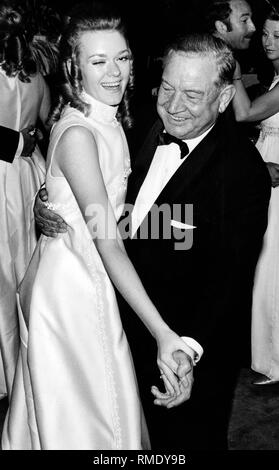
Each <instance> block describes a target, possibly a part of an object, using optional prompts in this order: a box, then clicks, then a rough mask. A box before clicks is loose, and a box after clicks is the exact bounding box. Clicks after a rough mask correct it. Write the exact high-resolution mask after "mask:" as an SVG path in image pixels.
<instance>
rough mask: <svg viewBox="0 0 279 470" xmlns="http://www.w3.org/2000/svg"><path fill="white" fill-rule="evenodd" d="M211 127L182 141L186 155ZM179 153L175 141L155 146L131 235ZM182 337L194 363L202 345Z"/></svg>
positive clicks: (178, 161) (170, 173)
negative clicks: (184, 143)
mask: <svg viewBox="0 0 279 470" xmlns="http://www.w3.org/2000/svg"><path fill="white" fill-rule="evenodd" d="M212 127H213V126H211V127H210V128H209V129H207V130H206V131H205V132H204V133H203V134H201V135H199V136H198V137H195V138H194V139H189V140H184V141H183V142H186V144H187V145H188V148H189V153H188V155H190V153H191V152H192V151H193V150H194V148H195V147H196V146H197V145H198V144H199V143H200V142H201V141H202V140H203V139H204V137H205V136H206V135H207V134H208V133H209V132H210V130H211V129H212ZM180 155H181V154H180V147H179V145H177V144H175V143H171V144H169V145H160V146H158V147H157V149H156V151H155V154H154V157H153V160H152V162H151V165H150V167H149V170H148V173H147V175H146V177H145V180H144V182H143V184H142V186H141V188H140V190H139V193H138V196H137V199H136V202H135V205H134V208H133V211H132V231H131V236H132V237H133V236H134V235H135V233H136V232H137V230H138V228H139V227H140V225H141V223H142V222H143V220H144V218H145V217H146V215H147V214H148V212H149V210H150V209H151V207H152V205H153V204H154V202H155V201H156V199H157V198H158V196H159V194H160V193H161V192H162V190H163V189H164V187H165V186H166V184H167V183H168V181H169V180H170V179H171V177H172V176H173V175H174V173H175V172H176V171H177V170H178V168H179V167H180V165H182V163H184V161H185V159H186V158H187V157H188V155H186V156H185V157H184V158H181V156H180ZM182 339H183V340H184V342H185V344H186V350H187V352H188V354H189V356H190V357H191V358H192V361H193V363H194V364H196V363H197V362H198V361H199V360H200V358H201V356H202V354H203V348H202V346H201V345H200V344H199V343H198V342H197V341H196V340H194V339H193V338H189V337H186V336H183V337H182Z"/></svg>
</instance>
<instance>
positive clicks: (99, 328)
mask: <svg viewBox="0 0 279 470" xmlns="http://www.w3.org/2000/svg"><path fill="white" fill-rule="evenodd" d="M61 48H62V58H61V61H62V72H63V73H62V80H63V83H62V88H61V94H60V96H59V104H58V105H57V107H56V109H55V110H54V113H53V119H54V120H56V121H57V120H58V121H57V122H56V124H55V125H54V127H53V129H52V133H51V139H50V146H49V151H48V157H47V175H46V188H47V191H48V196H49V201H50V202H49V207H51V208H53V209H55V210H56V211H57V212H58V213H59V214H60V215H61V216H62V217H63V219H64V220H65V222H66V223H67V224H68V231H67V232H65V233H64V234H60V235H59V236H58V237H56V238H47V237H45V236H42V237H41V239H40V241H39V243H38V246H37V249H36V251H35V253H34V256H33V258H32V261H31V263H30V265H29V268H28V271H27V273H26V276H25V278H24V280H23V282H22V285H21V288H20V295H19V304H20V311H21V315H20V326H21V356H20V358H19V362H18V368H17V374H16V378H15V385H14V389H13V397H12V402H11V406H10V410H9V413H8V416H7V419H6V423H5V429H4V433H3V439H2V445H3V448H4V449H140V448H142V447H143V448H148V447H149V441H148V434H147V431H146V429H145V424H144V418H143V415H142V410H141V405H140V401H139V397H138V391H137V385H136V379H135V373H134V369H133V364H132V359H131V355H130V351H129V347H128V344H127V340H126V337H125V334H124V332H123V329H122V325H121V321H120V317H119V312H118V307H117V303H116V298H115V292H114V289H113V286H112V282H113V283H114V285H115V286H116V287H117V288H118V289H119V291H120V292H121V294H122V295H123V296H124V297H125V298H126V300H127V301H128V302H129V303H130V305H131V306H132V307H133V309H134V310H135V312H136V313H137V314H138V315H139V317H140V318H141V319H142V321H143V322H144V323H145V325H146V326H147V328H148V329H149V330H150V332H151V334H152V335H153V336H154V338H155V339H156V341H157V344H158V364H159V367H160V370H161V371H163V372H164V374H166V375H167V377H168V380H169V384H172V385H169V387H170V388H169V390H170V393H171V390H173V392H172V393H173V395H174V396H175V395H176V393H178V394H179V391H180V388H179V384H178V382H177V381H176V379H175V376H174V374H173V371H176V368H177V364H176V362H175V361H174V360H173V358H172V353H173V352H174V351H176V350H178V349H182V350H183V349H185V344H184V342H183V341H182V340H181V339H180V338H179V337H178V336H177V335H176V334H175V333H174V332H173V331H171V330H170V329H169V328H168V326H167V325H166V324H165V323H164V321H163V320H162V318H161V317H160V315H159V313H158V312H157V310H156V309H155V307H154V305H153V304H152V303H151V301H150V300H149V298H148V296H147V294H146V292H145V290H144V288H143V286H142V284H141V282H140V280H139V278H138V276H137V274H136V272H135V270H134V268H133V266H132V264H131V262H130V261H129V259H128V257H127V255H126V253H125V250H124V248H123V244H122V241H121V239H120V237H119V235H118V233H117V219H118V218H119V217H120V215H121V212H122V209H123V203H124V198H125V191H126V184H127V177H128V175H129V172H130V161H129V152H128V148H127V143H126V139H125V136H124V133H123V129H122V126H121V122H123V124H129V121H130V118H129V113H128V100H127V90H126V88H127V87H128V88H129V86H130V84H131V81H132V59H131V52H130V49H129V46H128V43H127V40H126V37H125V31H124V28H123V25H122V22H121V20H120V18H119V17H117V16H116V15H114V14H112V13H110V12H108V11H106V10H105V7H104V6H103V7H102V8H101V9H99V6H98V4H96V3H95V2H91V5H89V6H88V7H87V8H86V9H85V7H84V6H83V8H82V9H77V10H76V11H75V13H74V14H73V15H72V17H71V21H70V23H69V25H68V28H67V31H66V32H65V35H64V37H63V39H62V42H61ZM181 386H182V385H181ZM172 387H173V388H172ZM26 405H27V409H26Z"/></svg>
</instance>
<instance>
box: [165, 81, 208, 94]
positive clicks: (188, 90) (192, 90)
mask: <svg viewBox="0 0 279 470" xmlns="http://www.w3.org/2000/svg"><path fill="white" fill-rule="evenodd" d="M161 83H166V84H167V85H169V86H170V87H171V88H173V85H171V84H170V83H169V82H168V81H167V80H166V79H165V78H162V80H161ZM182 91H187V93H197V94H198V95H203V94H204V92H203V91H201V90H195V89H192V88H190V89H188V88H185V89H184V90H182Z"/></svg>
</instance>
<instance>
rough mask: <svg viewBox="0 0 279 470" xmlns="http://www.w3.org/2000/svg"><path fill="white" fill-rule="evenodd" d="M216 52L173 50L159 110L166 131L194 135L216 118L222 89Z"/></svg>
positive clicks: (158, 106)
mask: <svg viewBox="0 0 279 470" xmlns="http://www.w3.org/2000/svg"><path fill="white" fill-rule="evenodd" d="M217 78H218V73H217V67H216V63H215V60H214V58H213V57H212V56H210V55H209V56H208V57H205V56H200V55H198V54H185V53H184V52H173V51H172V52H170V54H169V57H168V58H167V62H166V65H165V68H164V71H163V76H162V82H161V86H160V89H159V94H158V101H157V111H158V114H159V116H160V117H161V119H162V121H163V123H164V126H165V129H166V131H167V132H168V133H169V134H171V135H173V136H175V137H177V138H179V139H182V140H183V139H193V138H194V137H198V136H199V135H201V134H203V133H204V132H205V131H206V130H207V129H209V127H211V126H212V125H213V124H214V122H215V121H216V119H217V117H218V114H219V112H220V111H223V110H224V109H221V108H222V106H223V105H222V104H221V103H222V92H220V91H219V90H218V89H217V88H216V86H215V84H214V82H215V81H216V80H217Z"/></svg>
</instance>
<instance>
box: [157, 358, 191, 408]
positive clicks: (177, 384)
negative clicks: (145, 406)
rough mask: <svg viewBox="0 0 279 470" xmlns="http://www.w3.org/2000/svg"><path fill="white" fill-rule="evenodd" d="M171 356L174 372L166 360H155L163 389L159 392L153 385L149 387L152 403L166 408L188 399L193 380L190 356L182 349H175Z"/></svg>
mask: <svg viewBox="0 0 279 470" xmlns="http://www.w3.org/2000/svg"><path fill="white" fill-rule="evenodd" d="M172 357H173V360H174V362H175V364H176V371H175V372H174V371H173V370H172V369H173V367H169V365H167V364H166V362H164V361H162V360H161V359H158V360H157V362H158V366H159V369H160V372H161V375H160V378H161V379H162V380H163V384H164V387H165V391H164V392H161V391H160V390H159V388H158V387H156V386H155V385H153V386H152V387H151V392H152V394H153V395H154V397H155V400H154V404H155V405H159V406H164V407H166V408H173V407H175V406H178V405H180V404H181V403H183V402H185V401H187V400H189V398H190V396H191V391H192V386H193V382H194V377H193V361H192V359H191V357H190V356H189V355H188V354H186V353H185V352H184V351H182V350H177V351H175V352H174V353H173V354H172Z"/></svg>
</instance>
